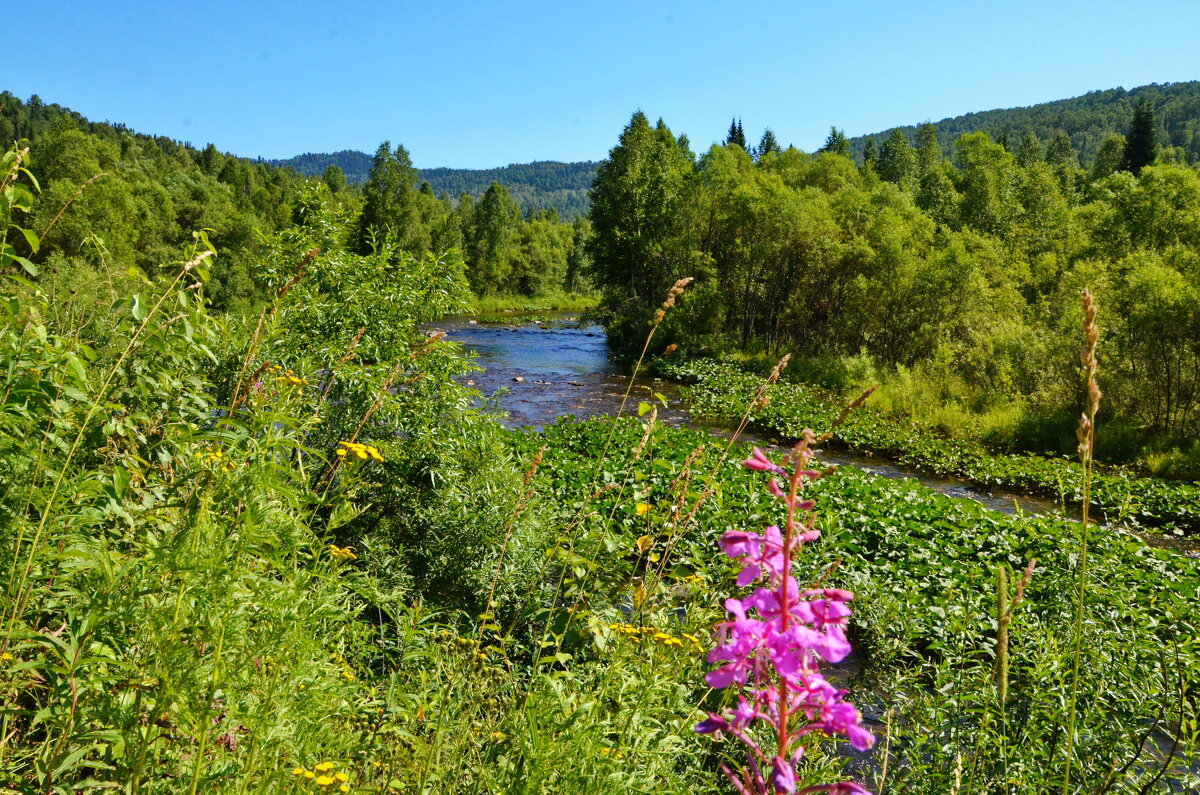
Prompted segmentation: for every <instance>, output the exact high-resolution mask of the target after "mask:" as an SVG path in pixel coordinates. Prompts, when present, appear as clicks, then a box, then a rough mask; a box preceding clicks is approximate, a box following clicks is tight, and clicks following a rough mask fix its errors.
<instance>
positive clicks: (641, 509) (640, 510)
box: [637, 502, 650, 516]
mask: <svg viewBox="0 0 1200 795" xmlns="http://www.w3.org/2000/svg"><path fill="white" fill-rule="evenodd" d="M648 510H650V505H649V503H645V502H639V503H638V504H637V515H638V516H641V515H642V514H644V513H646V511H648Z"/></svg>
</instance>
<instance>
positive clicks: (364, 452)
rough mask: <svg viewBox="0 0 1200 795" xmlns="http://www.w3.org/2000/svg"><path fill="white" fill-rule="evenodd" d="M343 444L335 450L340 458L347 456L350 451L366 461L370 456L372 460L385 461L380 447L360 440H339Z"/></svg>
mask: <svg viewBox="0 0 1200 795" xmlns="http://www.w3.org/2000/svg"><path fill="white" fill-rule="evenodd" d="M338 444H340V445H342V447H339V448H338V449H337V450H335V451H334V452H335V453H337V454H338V458H345V457H346V456H347V455H349V454H350V453H354V455H356V456H357V457H358V458H360V459H362V460H363V461H366V460H367V459H368V458H369V459H371V460H372V461H378V462H379V463H381V464H382V463H383V456H382V455H380V454H379V448H377V447H375V446H373V445H369V444H359V443H358V442H338Z"/></svg>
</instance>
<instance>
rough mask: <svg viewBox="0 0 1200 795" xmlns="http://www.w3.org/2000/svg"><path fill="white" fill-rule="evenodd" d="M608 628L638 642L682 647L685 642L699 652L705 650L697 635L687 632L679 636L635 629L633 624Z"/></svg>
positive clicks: (658, 631) (641, 628)
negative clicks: (652, 642) (645, 641)
mask: <svg viewBox="0 0 1200 795" xmlns="http://www.w3.org/2000/svg"><path fill="white" fill-rule="evenodd" d="M608 628H609V629H611V630H612V631H613V632H616V633H617V634H619V635H625V636H626V637H628V638H632V639H633V640H636V641H638V642H639V643H640V642H641V641H643V640H646V639H649V640H652V641H654V642H655V643H659V644H661V645H663V646H682V645H683V641H685V640H686V641H688V642H689V643H691V644H692V646H694V647H695V648H696V650H697V651H703V650H704V644H702V643H701V642H700V639H699V638H697V637H696V636H695V635H689V634H688V633H686V632H681V633H680V634H679V635H678V636H676V635H671V634H670V633H667V632H663V631H662V630H661V629H659V628H658V627H635V626H633V625H631V624H609V625H608Z"/></svg>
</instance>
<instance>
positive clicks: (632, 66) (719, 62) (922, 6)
mask: <svg viewBox="0 0 1200 795" xmlns="http://www.w3.org/2000/svg"><path fill="white" fill-rule="evenodd" d="M6 16H7V17H8V22H7V32H8V35H7V37H6V38H7V41H8V45H7V46H6V54H5V65H4V68H3V72H0V75H2V77H0V89H7V90H9V91H12V92H13V93H14V94H16V95H17V96H20V97H22V98H27V97H29V96H30V95H31V94H38V95H39V96H40V97H41V98H42V99H43V100H44V101H46V102H56V103H58V104H60V105H65V106H67V107H70V108H72V109H73V110H76V111H79V112H80V113H83V114H84V115H85V116H87V117H89V118H91V119H93V120H97V121H105V120H107V121H113V122H123V123H125V124H127V125H129V126H130V127H131V128H133V129H135V130H137V131H139V132H146V133H152V134H156V135H167V136H170V137H173V138H177V139H180V140H185V141H189V142H191V143H192V144H193V145H195V146H204V145H205V144H207V143H209V142H212V143H214V144H216V145H217V147H218V148H219V149H221V150H223V151H230V152H233V153H235V154H238V155H243V156H247V157H255V156H262V157H272V158H274V157H290V156H292V155H295V154H300V153H302V152H332V151H336V150H339V149H360V150H363V151H366V152H373V151H374V150H375V148H376V147H377V146H378V144H379V142H380V141H382V140H384V139H389V140H391V141H392V143H393V144H395V143H403V144H404V145H405V146H406V147H407V148H408V150H409V152H410V153H411V154H412V157H413V161H414V162H415V164H416V165H417V166H419V167H422V168H430V167H435V166H451V167H458V168H487V167H492V166H501V165H506V164H508V163H520V162H527V161H530V160H565V161H574V160H597V159H600V158H603V157H605V156H606V154H607V152H608V150H609V148H611V147H612V146H613V145H614V144H615V143H616V141H617V136H618V135H619V134H620V131H621V128H622V127H623V126H624V125H625V123H626V122H627V121H628V120H629V116H630V114H631V113H632V112H633V111H634V110H636V109H639V108H640V109H641V110H643V111H644V112H645V113H646V114H647V115H648V116H650V118H651V120H654V119H656V118H658V117H662V118H663V119H664V120H665V121H666V122H667V124H668V126H670V127H671V129H672V130H673V131H674V132H675V133H677V134H678V133H681V132H683V133H687V134H688V137H689V138H690V139H691V141H692V146H693V149H696V150H697V151H701V150H703V149H704V148H706V147H707V146H708V145H709V143H711V142H714V141H717V140H718V139H722V138H724V135H725V132H726V131H727V130H728V127H729V122H730V119H731V118H732V117H734V116H738V117H740V118H741V119H742V121H743V126H744V128H745V130H746V135H747V137H748V138H749V139H751V141H752V142H754V141H757V139H758V136H759V135H760V134H761V132H762V129H763V128H764V127H768V126H769V127H771V128H772V129H773V130H774V131H775V133H776V136H777V137H778V139H779V140H780V142H781V143H783V144H784V145H787V144H789V143H791V144H795V145H796V146H797V147H799V148H801V149H805V150H807V151H812V150H813V149H815V148H817V147H819V146H820V145H821V143H822V142H823V141H824V138H825V135H826V133H827V132H828V130H829V126H830V125H831V124H836V125H838V126H839V127H841V128H843V129H844V130H845V131H846V134H847V135H850V136H853V135H859V134H863V133H871V132H877V131H880V130H884V129H887V128H889V127H892V126H896V125H899V124H913V123H919V122H922V121H926V120H931V121H936V120H938V119H941V118H944V117H946V116H955V115H958V114H961V113H968V112H971V111H978V110H989V109H992V108H1004V107H1014V106H1020V105H1030V104H1035V103H1038V102H1045V101H1049V100H1054V99H1062V98H1066V97H1071V96H1077V95H1079V94H1083V93H1086V92H1088V91H1091V90H1095V89H1104V88H1113V87H1116V86H1124V87H1125V88H1133V87H1134V86H1139V85H1144V84H1146V83H1163V82H1180V81H1187V80H1195V79H1200V43H1198V42H1200V40H1198V39H1197V31H1200V2H1198V1H1197V0H1179V1H1177V2H1165V1H1163V2H1156V1H1155V0H1147V1H1146V2H1142V3H1133V2H1105V1H1104V0H1086V1H1085V0H1079V1H1076V0H1071V1H1070V2H1051V1H1049V0H1042V2H1026V1H1025V0H1013V1H1011V2H988V1H986V0H954V1H952V2H951V1H948V2H932V1H930V2H918V1H917V0H913V1H912V2H905V3H901V2H857V3H855V2H846V1H843V2H826V1H825V0H794V1H793V2H775V3H768V2H749V1H747V0H725V2H720V3H709V2H698V1H696V2H655V1H654V0H640V1H634V2H627V1H626V0H602V1H601V2H590V3H583V2H573V1H572V0H558V1H557V2H519V1H518V0H508V1H507V2H493V3H485V2H422V3H418V2H404V1H401V0H396V1H395V2H365V1H361V0H335V1H334V2H328V1H327V0H326V1H325V2H315V0H289V1H288V2H282V1H278V0H240V1H237V0H208V1H207V2H203V3H200V2H191V0H165V2H163V1H161V0H160V1H159V2H130V1H129V0H105V2H99V0H90V1H89V2H66V1H65V0H37V1H36V2H33V3H29V4H25V5H24V7H23V8H21V9H20V11H19V13H16V14H12V13H10V14H8V15H6Z"/></svg>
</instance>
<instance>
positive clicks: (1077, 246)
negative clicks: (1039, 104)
mask: <svg viewBox="0 0 1200 795" xmlns="http://www.w3.org/2000/svg"><path fill="white" fill-rule="evenodd" d="M835 132H836V131H835ZM935 132H936V131H935V130H934V129H933V128H932V127H931V126H928V125H927V126H924V127H922V128H921V130H920V131H919V135H918V140H917V141H916V142H915V144H916V145H915V146H914V145H913V143H914V142H911V141H909V140H908V138H907V137H905V135H904V134H903V133H902V132H900V131H895V132H894V133H893V135H892V137H890V138H889V139H888V140H887V141H886V142H885V143H884V146H883V147H882V151H881V152H880V154H879V155H878V157H877V158H876V159H875V160H874V161H872V162H869V163H868V164H866V165H864V166H862V167H857V166H856V165H855V164H854V163H853V162H852V161H851V160H850V159H849V158H848V157H846V156H843V155H840V154H838V153H837V151H835V150H836V149H837V148H838V147H837V141H836V140H835V141H833V145H832V147H831V151H824V152H821V153H818V154H816V155H806V154H804V153H802V152H799V151H796V150H795V149H788V150H786V151H783V152H779V153H774V152H772V153H768V154H764V155H761V156H759V157H758V158H757V160H755V159H753V158H752V157H751V155H750V154H748V153H747V152H746V151H744V150H743V149H742V147H741V146H740V145H738V144H726V145H723V146H714V147H712V148H711V149H709V151H708V152H706V153H704V154H703V156H701V157H699V158H698V159H696V158H694V157H693V156H692V154H691V152H690V151H688V148H687V145H686V141H685V140H684V139H682V137H681V138H676V137H675V136H674V135H673V134H672V133H671V131H670V130H669V129H667V127H666V125H665V124H663V123H662V122H661V121H660V122H659V123H658V125H657V126H656V127H652V126H651V125H650V124H649V122H648V120H647V119H646V117H645V116H644V115H643V114H641V113H640V112H639V113H637V114H635V115H634V116H633V118H632V120H631V121H630V123H629V125H628V126H627V127H626V128H625V130H624V132H623V133H622V135H621V138H620V141H619V143H618V144H617V146H615V147H614V148H613V150H612V152H611V153H610V156H609V158H608V159H607V160H606V161H604V162H603V163H602V164H601V165H600V169H599V171H598V174H597V178H596V183H595V188H594V190H593V195H592V200H593V209H592V216H591V217H592V225H593V237H592V238H591V241H590V243H589V248H588V251H589V252H590V254H591V256H592V259H593V270H594V272H595V274H596V280H597V282H598V284H599V285H600V286H601V288H602V289H603V291H604V296H605V298H604V306H605V307H606V309H607V310H608V311H609V313H610V314H611V321H610V323H609V330H610V335H611V336H612V337H613V338H614V341H615V342H616V343H617V344H618V345H620V346H622V347H624V348H625V349H626V350H631V351H634V352H636V351H637V350H638V346H639V345H640V341H641V338H642V336H643V333H644V329H645V328H646V322H647V320H649V319H650V317H651V316H652V315H653V314H654V312H655V311H656V310H657V308H658V304H659V302H660V301H661V300H662V296H663V295H664V294H665V293H666V291H667V288H668V287H669V286H670V285H671V284H672V283H673V282H674V281H675V280H676V279H677V278H679V277H681V276H695V277H696V282H695V284H694V285H693V287H692V288H691V289H690V290H689V292H688V293H687V295H685V296H684V298H683V300H682V302H681V305H680V311H678V312H677V313H675V314H673V316H672V318H671V319H670V320H669V321H668V322H667V323H666V324H665V325H664V327H663V330H662V332H660V333H661V334H662V335H663V336H662V337H660V339H661V340H662V341H663V342H665V343H671V342H673V343H677V344H679V345H680V347H681V348H682V349H683V350H684V351H685V352H688V353H690V354H693V355H695V354H707V353H723V352H724V353H728V352H736V353H738V354H740V355H770V356H778V355H780V354H781V353H783V352H785V351H789V352H793V353H795V354H796V355H797V356H798V357H799V358H800V360H801V363H800V368H799V369H800V370H801V371H803V372H806V373H808V374H809V375H810V376H811V377H812V378H814V379H816V380H818V381H821V382H823V383H825V384H827V385H830V386H833V387H835V388H839V389H848V388H850V387H853V386H855V385H857V384H861V383H863V382H869V381H871V380H882V381H883V382H884V393H883V394H884V396H885V397H886V398H887V399H888V400H889V401H891V402H892V403H893V404H896V406H897V407H898V408H905V407H906V406H907V407H908V408H909V409H910V410H911V411H913V412H916V413H923V414H924V415H925V416H922V417H920V418H921V419H929V420H931V421H934V422H937V421H938V420H940V419H942V418H944V417H946V416H947V415H948V414H949V413H950V412H952V411H954V410H957V411H959V412H960V413H962V414H966V415H972V416H973V417H974V418H975V421H973V422H971V423H969V424H971V425H973V426H975V427H972V429H971V430H972V432H974V433H976V435H984V434H991V435H992V436H994V437H995V438H996V440H997V441H998V443H1001V444H1007V445H1010V446H1017V447H1032V448H1034V449H1036V450H1039V451H1043V450H1052V451H1054V452H1059V451H1062V452H1067V451H1069V450H1071V449H1073V446H1074V442H1073V441H1072V433H1073V428H1074V419H1075V417H1076V406H1077V405H1078V390H1079V387H1078V383H1079V381H1078V378H1077V367H1078V365H1077V349H1078V344H1077V342H1076V329H1077V328H1078V325H1079V324H1078V314H1077V313H1078V309H1077V308H1076V304H1077V301H1076V296H1077V295H1078V292H1079V289H1080V288H1081V287H1082V286H1085V285H1090V286H1092V287H1093V288H1094V289H1095V291H1096V292H1097V294H1098V295H1099V296H1100V300H1101V302H1102V316H1103V318H1104V323H1103V335H1104V340H1103V350H1104V361H1103V366H1102V368H1101V382H1102V387H1103V390H1104V392H1105V393H1106V395H1107V396H1108V398H1107V400H1106V411H1107V412H1108V414H1109V418H1110V420H1109V423H1110V425H1109V427H1110V429H1114V431H1113V432H1110V438H1109V440H1107V442H1106V443H1107V444H1108V449H1107V451H1105V454H1106V455H1109V456H1114V457H1117V458H1131V459H1132V458H1137V457H1139V456H1142V457H1143V458H1144V461H1143V463H1147V464H1149V462H1150V461H1151V460H1152V459H1153V460H1156V462H1157V465H1158V469H1159V470H1160V471H1175V472H1176V473H1178V474H1185V475H1186V474H1192V473H1196V472H1200V448H1197V447H1196V446H1195V443H1194V441H1193V440H1194V439H1195V438H1196V435H1197V433H1198V432H1200V348H1198V347H1197V340H1200V268H1198V267H1197V263H1198V262H1200V260H1198V259H1197V252H1198V251H1200V172H1198V171H1197V170H1196V168H1195V167H1189V166H1183V165H1174V164H1154V165H1145V166H1144V167H1141V168H1140V171H1139V173H1138V174H1137V175H1136V176H1135V175H1134V174H1133V173H1130V172H1129V171H1125V170H1120V169H1121V167H1122V164H1123V163H1124V158H1125V155H1126V154H1127V152H1126V147H1125V146H1124V145H1122V148H1121V151H1120V152H1119V153H1118V155H1119V157H1117V159H1116V160H1115V161H1114V164H1113V168H1112V169H1106V170H1103V171H1102V172H1097V171H1093V172H1092V173H1088V172H1085V171H1083V170H1081V169H1080V168H1078V167H1077V166H1076V165H1074V163H1073V157H1063V158H1059V159H1058V160H1056V161H1055V162H1047V160H1046V158H1045V157H1044V156H1043V154H1042V150H1041V149H1040V148H1039V147H1033V148H1032V149H1031V150H1030V151H1029V152H1025V151H1024V150H1022V153H1021V154H1019V155H1013V154H1012V153H1011V152H1009V151H1008V150H1007V149H1005V148H1004V147H1003V146H1001V145H1000V144H998V143H996V142H994V141H992V140H991V139H990V138H989V137H988V136H987V135H986V134H984V133H979V132H974V133H969V134H966V135H963V136H962V137H960V138H959V139H958V140H957V141H956V143H955V158H954V160H953V161H951V160H947V159H946V158H945V157H944V156H943V153H942V150H941V147H940V145H939V144H938V141H937V139H936V136H935ZM834 137H835V136H831V139H832V138H834ZM1153 154H1154V153H1152V157H1153ZM1131 167H1132V166H1131ZM1110 172H1111V173H1110ZM935 412H940V413H941V416H940V417H939V416H934V415H935ZM1189 445H1190V447H1189ZM1155 456H1157V459H1154V457H1155ZM1194 476H1195V475H1194V474H1193V477H1194Z"/></svg>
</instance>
